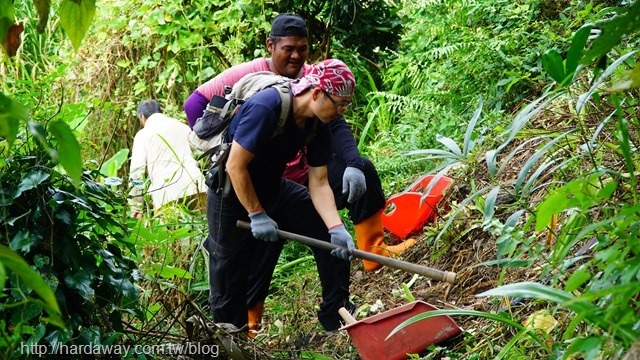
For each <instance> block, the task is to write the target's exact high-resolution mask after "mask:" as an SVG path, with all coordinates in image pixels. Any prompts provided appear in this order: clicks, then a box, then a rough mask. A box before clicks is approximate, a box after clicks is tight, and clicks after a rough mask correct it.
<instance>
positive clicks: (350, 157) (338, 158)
mask: <svg viewBox="0 0 640 360" xmlns="http://www.w3.org/2000/svg"><path fill="white" fill-rule="evenodd" d="M307 37H308V31H307V27H306V23H305V21H304V20H303V19H302V18H301V17H299V16H297V15H294V14H288V13H285V14H280V15H278V16H276V17H275V18H274V20H273V22H272V23H271V31H270V33H269V38H268V39H267V42H266V44H267V50H268V51H269V53H270V54H271V58H259V59H255V60H253V61H250V62H247V63H244V64H240V65H236V66H233V67H231V68H230V69H227V70H225V71H223V72H222V73H220V74H219V75H217V76H216V77H214V78H213V79H211V80H209V81H207V82H206V83H205V84H203V85H201V86H200V87H198V88H197V89H196V90H195V91H194V92H193V93H192V94H191V95H190V96H189V98H188V99H187V100H186V101H185V104H184V109H185V112H186V114H187V119H188V120H189V125H190V126H192V127H193V124H194V123H195V121H196V119H197V118H198V117H200V116H202V113H203V111H204V109H205V108H206V106H207V104H208V102H209V101H210V99H211V98H212V97H213V95H219V96H224V88H225V86H233V84H235V83H236V82H237V81H238V80H239V79H241V78H242V77H243V76H244V75H246V74H249V73H252V72H258V71H272V72H274V73H276V74H279V75H283V76H287V77H289V78H294V79H295V78H300V77H302V76H304V75H306V74H307V73H308V72H309V71H310V66H309V65H308V64H306V60H307V57H308V55H309V42H308V38H307ZM343 110H344V109H343ZM330 126H331V143H332V147H333V153H334V157H333V160H332V161H331V163H330V164H329V181H330V184H331V187H332V190H333V193H334V197H335V201H336V205H337V206H338V208H340V209H342V208H345V207H346V208H348V209H349V216H350V218H351V220H352V222H353V223H354V224H355V229H356V237H357V240H358V247H359V248H360V249H361V250H364V251H371V252H376V253H378V254H380V255H385V256H391V255H392V254H399V253H402V251H404V250H405V249H406V248H407V247H408V246H409V245H410V244H412V242H413V241H414V240H413V239H410V240H407V241H406V242H405V243H403V244H400V245H396V246H387V245H385V244H384V243H383V242H382V241H383V236H384V231H383V228H382V224H381V218H380V215H381V213H382V211H383V210H384V207H385V204H386V201H385V197H384V193H383V190H382V185H381V183H380V179H379V178H378V174H377V172H376V170H375V167H374V166H373V164H372V163H371V162H370V161H369V160H368V159H366V158H363V157H362V156H360V153H359V152H358V148H357V145H356V142H355V139H354V137H353V134H352V132H351V129H350V127H349V125H348V124H347V122H346V121H345V119H344V117H343V116H340V117H339V118H338V119H337V120H335V121H333V122H332V123H331V125H330ZM284 177H285V178H287V179H290V180H292V181H295V182H298V183H300V184H303V185H306V182H307V165H306V159H305V154H304V151H303V152H301V153H299V154H298V156H297V157H296V158H294V159H293V160H292V161H291V162H289V164H288V166H287V170H286V171H285V174H284ZM263 245H264V246H265V249H263V250H261V251H259V252H257V253H261V254H263V256H261V257H260V258H258V259H253V260H252V261H251V262H250V263H249V265H251V266H252V267H253V268H254V269H256V270H255V271H253V272H252V278H251V279H250V283H251V284H253V285H252V286H251V288H250V290H249V294H248V304H247V305H248V320H249V328H250V329H252V330H253V329H257V328H258V327H259V323H260V319H261V317H262V313H263V305H264V299H265V298H266V296H267V294H268V287H269V282H270V280H271V275H272V274H271V273H270V272H269V273H266V272H264V271H260V269H265V268H267V269H268V268H273V267H275V263H276V262H277V257H278V256H279V253H280V249H278V248H275V247H274V246H273V245H271V244H266V243H265V244H260V246H263ZM269 254H271V256H268V255H269ZM315 257H316V263H317V267H318V273H319V276H320V281H321V284H322V296H323V302H322V304H321V305H320V310H319V312H318V319H319V320H320V323H321V324H322V325H323V327H324V328H325V329H326V330H327V331H332V330H336V329H338V328H339V327H340V317H339V314H338V312H337V311H338V309H339V308H340V307H341V306H346V307H347V308H348V309H349V310H354V308H355V307H354V306H353V304H351V303H350V302H349V300H348V296H349V263H348V262H344V261H339V260H337V259H335V258H334V257H331V256H329V257H318V256H317V255H316V256H315ZM326 261H330V262H332V263H331V264H326V263H324V262H326ZM318 262H321V263H318ZM379 266H380V265H379V264H376V263H371V262H365V269H366V270H373V269H376V268H379ZM326 268H334V269H342V270H339V271H338V273H340V274H343V275H341V276H340V277H338V278H336V277H335V276H327V275H326V274H324V270H323V269H326Z"/></svg>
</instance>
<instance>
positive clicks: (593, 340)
mask: <svg viewBox="0 0 640 360" xmlns="http://www.w3.org/2000/svg"><path fill="white" fill-rule="evenodd" d="M600 349H602V342H601V341H600V339H599V338H597V337H587V338H577V339H574V340H573V341H572V342H571V346H570V347H569V349H568V350H567V354H565V355H566V356H568V355H571V354H577V353H579V354H582V355H584V357H583V359H585V360H591V359H596V358H598V354H599V353H600ZM570 358H576V357H575V356H571V357H570Z"/></svg>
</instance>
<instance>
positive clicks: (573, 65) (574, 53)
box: [563, 25, 593, 85]
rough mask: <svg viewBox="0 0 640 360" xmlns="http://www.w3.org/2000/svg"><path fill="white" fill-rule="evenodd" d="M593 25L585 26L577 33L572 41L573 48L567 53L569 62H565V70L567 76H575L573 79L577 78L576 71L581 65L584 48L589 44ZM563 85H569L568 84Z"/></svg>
mask: <svg viewBox="0 0 640 360" xmlns="http://www.w3.org/2000/svg"><path fill="white" fill-rule="evenodd" d="M592 28H593V25H585V26H583V27H581V28H580V29H578V31H576V33H575V35H573V40H572V41H571V47H570V48H569V52H568V53H567V60H566V62H565V69H566V72H567V75H573V76H572V77H571V78H573V77H575V74H574V73H575V71H576V69H577V68H578V64H579V63H580V57H581V55H582V50H583V49H584V46H585V45H586V44H587V40H588V39H589V35H590V34H591V29H592ZM563 85H567V84H566V83H565V84H563Z"/></svg>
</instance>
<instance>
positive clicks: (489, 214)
mask: <svg viewBox="0 0 640 360" xmlns="http://www.w3.org/2000/svg"><path fill="white" fill-rule="evenodd" d="M498 192H500V186H495V187H494V188H493V189H491V191H490V192H489V193H488V194H487V197H486V199H485V202H484V211H483V216H484V219H483V221H482V223H483V225H485V226H486V225H488V224H489V223H490V222H491V219H493V214H494V213H495V210H496V199H497V198H498Z"/></svg>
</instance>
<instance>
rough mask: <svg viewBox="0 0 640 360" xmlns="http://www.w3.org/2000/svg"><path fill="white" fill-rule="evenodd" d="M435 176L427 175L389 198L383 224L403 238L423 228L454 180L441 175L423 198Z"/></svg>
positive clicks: (383, 215)
mask: <svg viewBox="0 0 640 360" xmlns="http://www.w3.org/2000/svg"><path fill="white" fill-rule="evenodd" d="M435 177H436V176H435V175H425V176H423V177H422V178H420V179H419V180H418V181H416V182H415V183H413V185H411V186H410V187H409V188H408V189H407V190H406V191H404V192H402V193H399V194H396V195H392V196H391V197H390V198H389V199H387V206H386V208H385V209H386V210H385V212H383V214H382V225H383V226H384V228H385V229H387V230H389V232H391V233H392V234H394V235H396V236H397V237H399V238H401V239H406V238H407V236H409V234H411V233H413V232H416V231H418V230H420V229H422V227H423V226H424V224H425V223H426V222H427V221H428V220H429V219H431V218H432V217H433V215H434V214H435V210H436V206H437V205H438V203H439V202H440V200H442V197H443V195H444V192H445V191H446V190H447V188H449V186H450V185H451V182H452V179H451V178H448V177H446V176H441V177H440V178H439V179H437V180H436V183H435V184H434V185H433V186H432V187H431V189H430V191H429V194H428V195H427V196H426V197H425V198H424V200H422V197H423V195H424V191H425V190H427V188H428V187H429V185H430V183H431V181H432V180H433V179H434V178H435Z"/></svg>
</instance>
